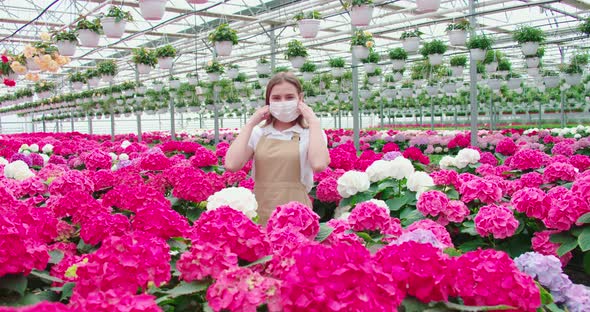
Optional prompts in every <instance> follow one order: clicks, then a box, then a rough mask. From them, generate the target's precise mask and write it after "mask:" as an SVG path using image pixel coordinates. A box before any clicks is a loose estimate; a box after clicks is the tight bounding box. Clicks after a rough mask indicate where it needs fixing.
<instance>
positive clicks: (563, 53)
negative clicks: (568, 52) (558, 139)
mask: <svg viewBox="0 0 590 312" xmlns="http://www.w3.org/2000/svg"><path fill="white" fill-rule="evenodd" d="M559 53H560V54H561V64H562V65H563V64H565V48H563V47H559ZM559 93H560V95H561V99H560V100H561V101H560V102H561V105H560V115H561V118H560V119H561V127H562V128H565V109H564V106H565V90H562V89H561V86H560V87H559Z"/></svg>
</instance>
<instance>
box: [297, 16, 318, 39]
mask: <svg viewBox="0 0 590 312" xmlns="http://www.w3.org/2000/svg"><path fill="white" fill-rule="evenodd" d="M319 31H320V20H317V19H302V20H300V21H299V32H300V33H301V37H303V38H315V37H316V36H317V35H318V32H319Z"/></svg>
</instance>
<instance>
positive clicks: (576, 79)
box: [563, 74, 582, 86]
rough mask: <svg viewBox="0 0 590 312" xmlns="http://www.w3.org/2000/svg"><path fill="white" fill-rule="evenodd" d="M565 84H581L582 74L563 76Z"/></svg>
mask: <svg viewBox="0 0 590 312" xmlns="http://www.w3.org/2000/svg"><path fill="white" fill-rule="evenodd" d="M563 78H564V79H565V83H567V84H568V85H570V86H577V85H579V84H580V83H581V82H582V74H565V75H563Z"/></svg>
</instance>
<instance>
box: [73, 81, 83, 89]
mask: <svg viewBox="0 0 590 312" xmlns="http://www.w3.org/2000/svg"><path fill="white" fill-rule="evenodd" d="M83 87H84V83H82V82H79V81H76V82H72V89H74V90H80V89H82V88H83Z"/></svg>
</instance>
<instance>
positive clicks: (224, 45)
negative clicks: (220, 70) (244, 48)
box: [215, 41, 234, 56]
mask: <svg viewBox="0 0 590 312" xmlns="http://www.w3.org/2000/svg"><path fill="white" fill-rule="evenodd" d="M233 47H234V45H233V43H232V42H231V41H215V53H217V55H218V56H229V55H230V54H231V51H232V49H233Z"/></svg>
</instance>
